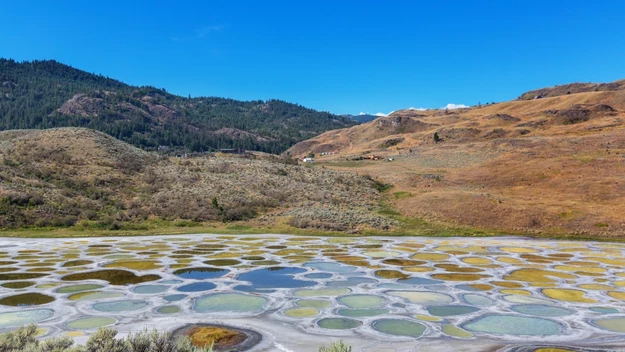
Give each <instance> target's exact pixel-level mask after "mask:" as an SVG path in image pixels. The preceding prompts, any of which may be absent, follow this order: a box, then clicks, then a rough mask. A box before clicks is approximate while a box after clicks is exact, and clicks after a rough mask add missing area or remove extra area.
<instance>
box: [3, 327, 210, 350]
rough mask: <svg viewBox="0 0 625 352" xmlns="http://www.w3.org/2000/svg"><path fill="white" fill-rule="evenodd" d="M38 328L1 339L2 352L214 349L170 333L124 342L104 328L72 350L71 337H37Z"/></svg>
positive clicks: (140, 335) (139, 335)
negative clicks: (85, 342) (197, 345)
mask: <svg viewBox="0 0 625 352" xmlns="http://www.w3.org/2000/svg"><path fill="white" fill-rule="evenodd" d="M36 334H37V327H36V326H34V325H30V326H26V327H21V328H19V329H17V330H16V331H13V332H9V333H6V334H3V335H0V352H213V348H212V347H207V348H201V347H196V346H194V345H193V343H192V342H191V339H189V338H188V337H186V336H184V337H175V336H173V335H172V334H171V333H169V332H164V333H160V332H158V331H156V330H153V331H147V330H143V331H140V332H138V333H134V334H130V335H128V337H126V338H125V339H116V338H115V336H116V335H117V331H116V330H114V329H111V328H101V329H99V330H98V331H97V332H96V333H95V334H94V335H92V336H91V337H90V338H89V340H88V341H87V344H86V345H85V346H73V345H74V341H73V340H72V339H71V338H69V337H60V338H52V339H47V340H45V341H43V342H40V341H39V340H37V338H36V337H35V336H36Z"/></svg>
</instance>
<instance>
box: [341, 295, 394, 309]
mask: <svg viewBox="0 0 625 352" xmlns="http://www.w3.org/2000/svg"><path fill="white" fill-rule="evenodd" d="M337 300H338V301H339V302H341V303H343V304H344V305H346V306H348V307H349V308H355V309H364V308H375V307H377V306H379V305H380V304H382V303H383V302H384V298H382V297H380V296H374V295H350V296H343V297H339V298H338V299H337Z"/></svg>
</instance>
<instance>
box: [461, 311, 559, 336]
mask: <svg viewBox="0 0 625 352" xmlns="http://www.w3.org/2000/svg"><path fill="white" fill-rule="evenodd" d="M462 327H463V328H464V329H466V330H469V331H473V332H484V333H489V334H498V335H534V336H549V335H557V334H559V333H561V332H562V326H561V325H560V324H558V323H556V322H555V321H553V320H547V319H541V318H531V317H523V316H516V315H487V316H485V317H481V318H478V319H476V320H473V321H471V322H469V323H467V324H464V325H463V326H462Z"/></svg>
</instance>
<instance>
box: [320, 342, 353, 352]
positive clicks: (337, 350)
mask: <svg viewBox="0 0 625 352" xmlns="http://www.w3.org/2000/svg"><path fill="white" fill-rule="evenodd" d="M319 352H352V347H351V346H349V345H346V344H345V343H343V340H339V342H333V343H331V344H330V346H328V347H326V346H321V347H319Z"/></svg>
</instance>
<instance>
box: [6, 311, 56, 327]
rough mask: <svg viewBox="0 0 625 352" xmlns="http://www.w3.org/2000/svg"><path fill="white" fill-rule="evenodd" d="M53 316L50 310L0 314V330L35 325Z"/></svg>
mask: <svg viewBox="0 0 625 352" xmlns="http://www.w3.org/2000/svg"><path fill="white" fill-rule="evenodd" d="M53 315H54V311H53V310H52V309H29V310H19V311H13V312H6V313H0V328H7V327H18V326H23V325H29V324H36V323H39V322H41V321H44V320H46V319H48V318H50V317H52V316H53Z"/></svg>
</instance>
